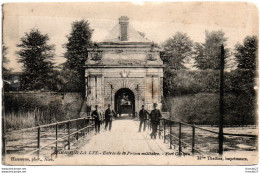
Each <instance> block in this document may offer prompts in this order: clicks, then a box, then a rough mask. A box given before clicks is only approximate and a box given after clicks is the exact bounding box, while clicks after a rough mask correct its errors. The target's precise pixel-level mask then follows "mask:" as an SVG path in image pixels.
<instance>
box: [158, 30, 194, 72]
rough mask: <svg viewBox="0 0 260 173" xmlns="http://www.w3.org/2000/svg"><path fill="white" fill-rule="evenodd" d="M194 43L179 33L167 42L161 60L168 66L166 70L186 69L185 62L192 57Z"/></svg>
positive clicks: (185, 35)
mask: <svg viewBox="0 0 260 173" xmlns="http://www.w3.org/2000/svg"><path fill="white" fill-rule="evenodd" d="M192 47H193V42H192V41H191V39H190V38H189V37H188V36H187V34H185V33H181V32H177V33H176V34H175V35H174V36H173V37H172V38H169V39H168V40H166V41H165V42H164V43H163V45H162V48H163V51H162V52H161V58H162V60H163V62H164V63H165V64H166V67H165V69H166V70H168V69H169V70H171V69H174V70H179V69H183V68H185V66H184V62H185V60H187V59H188V58H189V57H191V55H192Z"/></svg>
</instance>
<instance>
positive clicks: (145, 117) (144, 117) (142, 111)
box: [139, 105, 149, 132]
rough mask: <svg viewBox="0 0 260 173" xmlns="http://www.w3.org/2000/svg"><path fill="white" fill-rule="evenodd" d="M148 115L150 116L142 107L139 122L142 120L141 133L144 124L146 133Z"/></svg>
mask: <svg viewBox="0 0 260 173" xmlns="http://www.w3.org/2000/svg"><path fill="white" fill-rule="evenodd" d="M147 115H149V113H148V112H147V111H146V110H145V109H144V105H142V109H141V110H140V112H139V120H140V125H139V132H141V129H142V124H144V128H143V131H145V127H146V119H147Z"/></svg>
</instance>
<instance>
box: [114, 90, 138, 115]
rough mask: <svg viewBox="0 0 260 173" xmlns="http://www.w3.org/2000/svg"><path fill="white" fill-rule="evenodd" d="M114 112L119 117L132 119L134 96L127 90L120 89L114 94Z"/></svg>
mask: <svg viewBox="0 0 260 173" xmlns="http://www.w3.org/2000/svg"><path fill="white" fill-rule="evenodd" d="M115 111H116V112H117V114H118V115H119V117H133V116H134V113H135V96H134V93H133V92H132V91H131V90H130V89H128V88H121V89H119V90H118V91H117V92H116V94H115Z"/></svg>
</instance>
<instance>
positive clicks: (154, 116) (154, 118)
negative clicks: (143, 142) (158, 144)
mask: <svg viewBox="0 0 260 173" xmlns="http://www.w3.org/2000/svg"><path fill="white" fill-rule="evenodd" d="M153 108H154V109H153V110H152V112H151V114H150V120H151V125H152V133H151V134H150V136H151V139H152V138H153V137H154V139H156V135H157V127H158V125H159V123H160V119H161V118H162V114H161V112H160V110H159V109H157V103H154V104H153Z"/></svg>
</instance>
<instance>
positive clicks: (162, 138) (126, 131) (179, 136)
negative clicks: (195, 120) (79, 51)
mask: <svg viewBox="0 0 260 173" xmlns="http://www.w3.org/2000/svg"><path fill="white" fill-rule="evenodd" d="M138 125H139V121H133V120H116V121H113V125H112V126H113V127H112V130H111V131H104V127H102V128H101V133H100V134H95V133H94V135H93V133H92V135H91V140H90V141H89V143H85V144H81V146H82V147H81V148H80V149H79V150H81V151H98V152H118V151H120V152H129V154H135V153H146V152H151V153H159V154H161V153H166V152H169V153H170V152H175V153H179V155H182V154H187V155H188V154H189V155H191V154H199V155H205V153H204V151H203V150H202V149H201V148H200V147H201V146H199V145H197V143H196V141H197V140H196V138H197V139H198V138H200V134H198V132H197V131H198V130H201V131H205V132H207V133H209V135H210V134H214V135H216V137H215V143H217V142H216V141H218V140H217V137H218V132H215V131H213V130H209V129H206V128H202V127H199V126H196V125H192V124H187V123H184V122H177V121H172V120H167V119H161V121H160V125H159V127H158V135H157V139H156V140H151V139H150V135H149V134H150V133H151V131H150V125H149V123H148V127H147V129H146V131H145V132H141V133H138ZM44 128H54V130H53V132H54V134H55V135H54V136H55V139H52V140H50V141H48V142H44V141H45V140H47V139H46V138H44V137H43V136H44V135H41V133H42V132H43V130H44ZM60 128H62V129H64V132H65V133H63V134H61V133H60V134H59V133H58V130H59V129H60ZM187 128H190V129H189V130H187ZM196 129H197V130H196ZM32 130H34V131H33V133H36V134H37V135H36V137H37V140H36V145H34V146H35V148H34V149H33V150H31V151H30V152H27V153H26V154H27V155H31V154H38V155H40V153H41V151H42V150H47V149H50V148H48V146H52V148H54V151H52V153H53V154H56V155H57V154H58V151H61V150H70V149H75V148H71V141H73V140H74V141H76V142H77V141H78V140H79V138H80V137H82V138H83V137H84V136H85V135H87V134H90V132H91V131H93V130H94V122H93V120H92V119H90V118H78V119H73V120H68V121H62V122H57V123H52V124H47V125H41V126H36V127H32V128H27V129H21V130H17V131H14V133H18V132H23V133H28V132H29V131H32ZM224 135H225V136H239V137H246V138H249V139H250V140H256V137H257V135H247V134H231V133H224ZM187 136H189V137H188V138H187ZM58 144H63V145H64V146H63V147H59V146H58ZM7 146H8V143H7ZM215 147H216V146H215ZM217 152H218V151H217V149H215V152H213V153H212V154H214V153H215V154H217Z"/></svg>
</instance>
